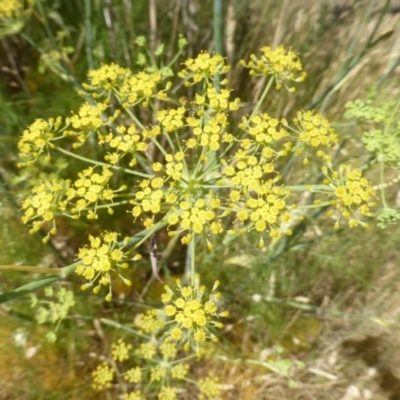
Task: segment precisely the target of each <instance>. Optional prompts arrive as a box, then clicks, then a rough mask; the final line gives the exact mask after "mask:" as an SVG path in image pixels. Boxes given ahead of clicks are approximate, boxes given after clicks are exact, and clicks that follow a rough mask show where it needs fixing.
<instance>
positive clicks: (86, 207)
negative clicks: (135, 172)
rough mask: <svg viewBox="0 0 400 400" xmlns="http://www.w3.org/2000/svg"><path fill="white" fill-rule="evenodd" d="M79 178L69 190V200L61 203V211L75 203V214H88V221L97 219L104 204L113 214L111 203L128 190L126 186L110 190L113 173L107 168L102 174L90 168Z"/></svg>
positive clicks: (72, 210) (73, 210)
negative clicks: (98, 211)
mask: <svg viewBox="0 0 400 400" xmlns="http://www.w3.org/2000/svg"><path fill="white" fill-rule="evenodd" d="M78 176H79V179H77V180H76V181H75V182H74V183H73V185H71V187H70V188H69V189H68V190H67V192H66V194H67V198H66V199H65V200H64V201H63V202H62V203H60V206H61V209H63V210H65V209H66V207H67V205H68V204H69V203H70V202H72V201H73V202H74V207H73V208H72V209H71V212H72V213H73V214H76V215H77V216H79V215H81V213H82V212H87V218H88V219H97V218H98V214H97V209H98V208H101V207H102V206H100V205H99V203H104V204H105V206H106V208H107V210H108V212H109V214H112V213H113V209H112V208H111V207H110V205H109V203H112V201H113V198H114V196H115V194H116V193H118V192H120V191H123V190H126V186H125V185H123V186H121V187H120V188H119V189H117V190H112V189H110V188H109V187H108V181H109V180H110V178H111V177H112V176H113V173H112V172H111V171H110V169H109V168H107V167H103V170H102V172H101V173H97V172H95V169H94V167H89V168H87V169H85V170H83V171H82V172H79V174H78ZM103 207H104V206H103Z"/></svg>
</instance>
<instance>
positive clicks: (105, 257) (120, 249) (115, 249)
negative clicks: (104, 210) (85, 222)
mask: <svg viewBox="0 0 400 400" xmlns="http://www.w3.org/2000/svg"><path fill="white" fill-rule="evenodd" d="M117 239H118V234H117V233H116V232H106V233H104V234H103V235H102V237H94V236H91V235H90V236H89V241H90V247H87V246H85V247H83V248H81V249H79V252H78V258H79V260H80V261H79V264H78V265H77V267H76V270H75V272H76V273H77V274H78V275H81V276H83V277H84V278H85V279H86V280H88V281H89V283H86V284H84V285H83V286H82V290H86V289H88V288H89V287H93V285H95V284H96V286H95V287H94V288H93V293H98V292H99V291H100V289H101V286H108V288H109V291H108V294H107V296H106V300H107V301H111V299H112V293H111V276H112V274H116V275H118V276H119V277H120V278H121V279H122V280H123V281H124V283H125V284H126V285H127V286H131V285H132V282H131V281H130V280H129V279H126V278H124V277H123V276H122V275H121V274H120V273H119V271H120V270H121V269H126V268H128V267H129V263H128V261H137V260H140V259H141V258H142V257H141V256H140V255H139V254H137V255H135V256H134V257H129V256H128V254H127V252H126V251H125V247H126V245H127V243H128V241H129V238H127V239H125V240H124V241H123V242H122V243H121V242H118V240H117Z"/></svg>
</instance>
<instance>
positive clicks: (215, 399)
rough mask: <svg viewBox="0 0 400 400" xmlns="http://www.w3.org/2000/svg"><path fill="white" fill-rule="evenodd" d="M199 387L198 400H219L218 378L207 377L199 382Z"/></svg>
mask: <svg viewBox="0 0 400 400" xmlns="http://www.w3.org/2000/svg"><path fill="white" fill-rule="evenodd" d="M199 387H200V396H199V399H200V400H206V399H209V400H211V399H212V400H220V399H221V397H220V396H221V390H220V388H219V387H218V378H215V377H213V376H209V377H207V378H205V379H200V380H199Z"/></svg>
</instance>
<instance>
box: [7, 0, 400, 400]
mask: <svg viewBox="0 0 400 400" xmlns="http://www.w3.org/2000/svg"><path fill="white" fill-rule="evenodd" d="M154 4H155V7H156V8H154ZM394 7H395V5H394V4H391V3H390V2H387V1H374V0H371V1H354V2H338V3H336V2H315V1H307V0H301V1H296V2H292V1H288V0H284V1H270V2H265V1H261V0H253V1H250V0H247V1H238V0H231V1H228V2H226V4H225V16H226V24H225V25H226V26H225V30H226V34H227V36H226V38H227V39H226V43H225V48H226V51H227V56H228V59H229V60H230V62H233V63H237V61H238V60H239V59H241V58H247V57H248V56H249V55H250V54H251V53H254V52H257V51H258V48H259V47H261V46H263V45H265V44H273V45H278V44H284V45H286V46H288V47H292V49H293V50H295V51H296V52H298V53H300V55H301V59H302V61H303V63H304V69H305V70H306V71H307V73H308V78H307V80H306V82H305V83H304V84H302V85H301V86H299V87H298V92H297V93H296V94H295V95H289V94H283V93H279V94H277V95H272V96H271V97H269V98H268V101H267V102H266V104H265V111H268V113H270V114H272V115H276V116H282V117H288V118H290V117H293V116H294V114H295V112H296V111H297V110H299V109H308V108H309V107H311V106H313V108H316V109H317V110H320V111H321V112H324V113H325V115H326V116H327V117H328V118H329V119H330V120H332V121H342V120H343V118H342V115H343V112H344V104H345V103H346V102H347V101H348V100H352V99H356V98H358V97H364V94H365V90H366V88H367V87H368V86H372V85H376V84H377V83H378V84H379V85H380V86H381V87H382V88H384V87H389V88H390V96H392V97H393V98H394V97H398V96H399V86H398V84H397V79H398V75H396V74H398V70H396V65H397V64H398V60H399V57H400V54H399V46H400V39H399V38H400V35H399V14H398V13H395V8H394ZM151 15H152V18H153V19H151V18H150V16H151ZM228 17H229V18H228ZM154 18H155V19H154ZM179 33H182V34H183V35H184V36H185V37H187V38H188V40H189V46H188V48H187V54H186V55H187V56H194V55H195V54H197V53H198V52H199V51H201V50H204V49H211V48H212V36H213V32H212V7H211V1H207V2H198V1H194V0H190V1H187V2H182V1H171V2H168V5H165V3H163V2H161V1H158V2H147V1H145V0H141V1H135V2H129V1H123V0H120V1H115V2H113V3H111V2H108V1H89V0H87V1H85V2H82V1H78V0H74V1H65V0H64V1H61V0H59V1H57V2H50V1H44V2H43V12H41V11H40V10H38V11H37V12H36V15H35V18H32V19H31V20H30V21H29V22H28V24H27V26H26V27H25V30H24V35H25V36H23V35H15V36H13V37H7V38H5V39H3V40H2V44H3V50H2V51H3V52H7V54H8V56H7V57H2V58H1V59H2V61H1V68H2V74H3V77H4V79H3V85H2V87H1V88H0V106H1V107H2V108H1V109H2V113H1V115H0V135H1V142H0V158H1V162H0V168H1V169H0V177H1V191H2V200H1V205H0V207H1V209H0V210H1V216H0V218H1V223H0V224H1V232H0V243H1V245H2V248H3V251H2V253H1V254H0V264H10V263H19V264H28V265H35V264H37V265H39V264H40V265H44V264H45V265H58V266H60V265H65V264H64V262H65V261H72V260H73V259H74V254H75V253H74V252H75V251H76V248H77V245H79V242H80V241H81V239H80V237H81V235H82V232H83V230H84V229H85V228H84V227H83V226H80V225H79V224H77V225H66V226H65V227H61V229H60V232H61V234H60V235H59V237H57V239H56V240H55V242H54V243H53V247H51V246H42V245H41V240H40V239H41V238H40V235H38V236H33V237H31V236H29V235H28V234H27V233H26V227H24V226H22V225H21V224H20V222H19V211H18V208H19V206H18V204H19V202H20V200H21V196H20V195H19V194H18V193H17V191H16V188H17V187H20V186H16V185H20V184H21V183H23V182H21V178H18V175H17V174H18V172H17V169H16V168H15V162H16V160H17V156H16V143H17V141H18V136H19V135H20V133H21V131H22V130H23V129H24V127H25V126H27V125H28V124H29V123H31V122H32V121H33V120H34V119H35V118H40V117H41V118H47V117H49V116H54V115H64V116H65V115H68V113H69V110H71V109H75V108H76V107H77V106H78V104H79V101H80V100H79V98H78V96H77V94H76V92H75V89H74V85H73V84H71V81H72V80H73V81H74V82H81V81H82V80H83V79H84V78H85V75H86V72H87V69H88V68H90V67H98V66H99V65H101V63H106V62H111V61H112V62H117V63H120V64H121V65H123V66H128V67H131V68H133V69H136V68H137V65H136V55H137V47H136V45H135V39H136V38H137V37H138V36H140V35H145V36H148V37H150V38H151V41H150V45H151V46H152V48H153V49H154V48H156V46H157V45H158V44H160V43H165V44H166V46H167V55H169V56H171V55H172V54H173V52H174V50H175V46H176V39H177V37H178V34H179ZM228 34H229V35H228ZM372 35H373V36H372ZM26 38H30V40H32V41H33V42H34V43H35V44H36V49H35V48H33V47H31V46H30V45H29V44H28V43H27V42H26ZM67 47H71V48H72V49H73V52H72V53H68V52H66V51H65V48H67ZM63 49H64V50H63ZM54 51H55V52H54ZM40 52H42V58H40ZM43 60H47V62H48V63H47V64H46V63H45V62H44V61H43ZM41 69H42V71H43V69H44V70H45V72H44V73H43V72H40V70H41ZM389 73H392V74H389ZM393 73H394V74H393ZM66 78H68V79H69V80H70V82H69V83H68V82H66ZM230 79H231V86H232V87H233V88H235V91H236V93H238V94H239V95H240V97H241V98H242V99H243V101H244V102H245V107H244V109H243V112H244V113H247V112H248V110H249V109H251V106H252V104H253V103H254V102H255V100H256V99H257V98H259V96H260V90H261V87H259V86H257V85H256V86H254V85H253V81H252V80H251V79H249V78H248V77H247V76H246V75H245V72H244V71H243V69H241V68H240V67H235V68H233V70H232V71H231V73H230ZM338 133H339V135H340V136H341V138H342V139H343V140H344V141H346V142H347V143H350V147H349V149H351V150H349V151H350V153H349V154H343V153H342V154H339V155H338V158H339V159H347V158H350V157H352V158H354V157H356V158H357V157H359V153H360V142H359V138H357V137H355V136H354V133H353V131H352V130H351V127H350V128H346V127H340V126H338ZM364 161H365V160H364V159H360V163H362V162H364ZM75 167H76V166H75ZM296 171H297V169H296V168H292V171H291V174H292V175H291V176H292V178H293V180H299V181H301V180H303V179H304V177H303V176H302V175H301V173H299V172H296ZM316 173H317V172H316ZM396 195H397V193H396V189H393V193H392V196H393V199H395V197H396ZM120 218H121V219H123V216H122V217H120ZM119 221H120V219H118V220H116V222H115V224H116V225H117V224H119ZM93 229H96V227H94V228H93ZM125 229H129V227H126V222H124V228H123V230H125ZM322 232H324V233H322ZM85 235H86V232H85ZM74 237H75V238H74ZM255 242H256V239H255V238H254V237H253V235H252V234H250V235H247V236H246V237H243V239H241V241H240V248H238V246H239V244H238V242H237V241H229V240H228V239H227V238H225V240H224V241H223V240H221V243H220V244H219V245H217V246H216V249H215V251H214V252H212V253H206V255H205V256H204V258H203V265H202V268H201V272H202V275H203V280H204V282H205V283H206V284H208V285H212V282H213V281H214V280H215V279H216V275H218V279H220V280H221V281H222V285H221V288H223V292H224V293H223V294H224V299H225V300H224V301H225V302H226V308H227V309H229V310H230V311H231V317H230V321H229V324H228V326H227V328H226V330H225V332H224V341H223V344H222V346H221V348H222V351H225V352H226V353H227V354H228V355H229V356H232V357H235V356H238V357H239V356H240V357H252V358H255V359H258V358H259V357H260V355H261V354H262V352H263V351H264V350H265V349H271V348H273V346H276V345H278V344H279V345H281V346H283V348H284V349H285V351H286V355H287V356H288V357H294V358H296V357H297V358H299V359H301V358H302V357H306V356H307V354H312V356H313V357H315V358H314V359H312V360H311V361H315V360H317V358H318V355H316V354H313V353H312V350H313V349H314V347H315V343H316V342H317V341H318V340H319V338H320V337H322V336H321V332H322V331H323V329H324V326H325V325H324V324H325V320H324V318H326V319H328V320H329V319H337V320H341V319H344V318H351V316H350V317H349V316H348V315H347V314H346V312H347V310H349V309H351V307H353V304H354V302H356V303H357V302H359V303H362V301H363V298H364V295H365V293H367V292H368V290H370V289H371V288H373V286H374V282H375V278H376V275H377V274H379V271H380V268H381V267H382V266H383V265H384V264H386V263H387V262H389V261H390V262H394V263H396V262H398V260H399V253H400V252H399V248H400V247H399V239H398V235H397V234H396V227H391V228H389V229H387V230H385V231H379V230H378V229H377V228H374V227H372V228H371V229H370V230H368V231H363V230H361V229H358V230H357V231H355V230H347V229H345V230H343V231H342V232H340V235H336V234H335V232H333V231H332V230H331V228H330V223H327V222H326V221H325V222H324V221H323V220H322V221H319V220H316V221H312V222H311V223H310V224H308V225H307V226H306V227H305V229H304V231H300V232H299V234H298V235H295V237H294V238H293V239H291V240H290V241H287V242H285V243H283V244H282V248H281V251H280V252H279V253H278V252H276V253H273V254H267V253H266V252H263V251H255V250H254V243H255ZM184 251H185V250H184V249H178V251H177V252H182V253H183V252H184ZM178 259H179V262H181V263H182V262H184V261H182V259H183V260H184V257H178ZM1 276H2V280H1V289H2V290H7V289H10V288H11V287H13V286H14V285H15V286H18V285H20V284H23V283H25V282H26V281H29V280H30V279H31V276H29V277H28V276H23V275H21V274H10V273H9V274H5V273H2V275H1ZM146 278H147V277H146V276H142V277H141V278H140V280H141V282H145V281H146ZM75 287H78V285H75ZM134 289H135V291H136V288H134ZM156 292H157V288H155V289H152V290H151V291H150V292H149V296H148V297H147V300H148V301H149V302H151V301H152V300H153V299H154V297H153V296H155V293H156ZM126 295H127V296H131V295H132V293H128V294H126ZM298 296H301V297H302V298H306V299H308V301H309V302H308V303H307V304H306V306H309V308H305V309H304V310H303V309H301V308H298V307H297V308H296V306H295V305H294V304H295V303H296V301H294V299H295V298H297V297H298ZM79 298H80V299H82V301H81V306H80V308H79V310H78V311H75V312H74V314H73V319H72V320H73V321H74V323H71V324H69V323H68V321H67V323H66V324H65V326H64V327H63V328H62V332H60V335H59V336H60V338H63V339H62V340H60V341H59V342H57V344H55V345H49V344H46V343H45V342H44V341H43V336H44V331H45V330H44V328H42V327H38V326H36V325H35V323H34V322H32V320H30V319H29V318H30V309H29V307H28V304H27V302H19V303H16V304H10V305H7V306H6V307H5V306H1V308H0V313H1V320H2V324H1V325H0V343H1V344H2V345H3V348H4V349H6V352H5V353H4V356H3V355H2V357H0V360H1V361H0V388H1V389H0V399H4V400H6V399H13V400H14V399H21V400H22V399H31V398H35V399H60V400H61V399H64V398H71V397H79V398H81V399H85V398H87V399H91V398H93V392H91V391H90V389H89V384H90V382H89V380H88V378H89V373H90V371H91V370H92V369H93V367H94V364H96V362H97V358H98V357H100V356H102V355H103V354H106V352H107V350H108V348H109V344H110V343H111V340H112V337H113V335H117V334H118V333H119V332H118V331H115V330H113V329H111V328H104V326H103V328H104V332H105V333H104V332H103V334H104V338H102V333H101V332H102V331H99V328H94V325H93V319H94V318H95V317H100V316H104V317H109V318H111V319H112V318H113V317H115V318H116V319H118V320H119V321H120V322H121V323H122V322H127V323H128V322H131V319H132V315H133V314H134V313H135V312H136V311H137V312H139V311H141V309H140V307H138V306H137V305H132V304H131V303H129V301H127V300H121V302H120V303H119V304H118V305H115V306H113V307H111V308H110V307H109V308H107V307H105V306H104V305H103V304H102V301H99V300H98V299H97V298H95V297H94V296H90V295H89V296H88V295H87V294H86V293H85V294H84V296H83V295H81V296H79ZM293 301H294V303H293ZM330 307H331V308H330ZM321 309H323V318H322V317H321ZM99 310H100V311H99ZM299 310H300V311H299ZM23 317H24V318H27V319H24V318H23ZM3 321H4V322H3ZM71 322H72V321H71ZM75 322H77V324H78V326H79V329H78V328H75V327H74V326H75ZM21 327H22V328H23V329H25V330H26V331H27V332H29V343H28V345H27V347H26V348H30V347H38V346H40V347H38V352H37V354H36V355H34V356H33V357H32V358H27V357H26V353H25V354H24V352H23V349H21V348H19V347H17V346H15V345H10V344H12V343H14V342H13V341H14V337H15V334H16V332H17V330H18V329H20V328H21ZM103 328H102V329H103ZM105 338H106V339H105ZM25 351H26V349H25ZM89 355H91V356H92V357H91V356H89ZM10 360H13V362H12V363H10ZM202 368H203V369H202V370H199V371H198V374H199V375H201V373H202V372H204V370H213V369H215V368H219V369H220V372H221V373H220V376H221V380H222V381H224V378H226V380H227V383H232V384H235V385H236V389H235V390H234V391H232V392H229V393H231V394H230V395H229V396H232V397H227V398H232V399H234V398H239V399H256V398H257V399H263V398H265V399H268V398H278V397H273V396H274V395H273V394H271V395H270V396H272V397H268V396H269V395H268V394H267V392H266V391H263V390H262V388H263V382H262V381H257V380H256V379H254V377H255V376H259V375H260V376H262V375H263V374H265V373H266V372H265V369H262V368H259V367H251V368H247V366H246V368H245V367H243V366H238V365H236V366H235V365H234V364H232V366H229V365H227V364H224V366H221V365H219V364H218V363H217V362H216V361H208V362H205V363H204V366H203V367H202ZM59 376H62V377H63V379H62V385H61V386H60V383H59V379H58V377H59ZM38 377H40V378H39V379H38ZM271 379H272V378H271ZM275 379H276V382H278V383H279V382H280V384H281V389H282V390H281V394H280V396H281V397H280V398H295V397H294V394H293V393H294V392H290V393H291V394H290V396H292V397H285V396H289V394H288V393H289V392H285V389H286V388H285V385H286V384H287V382H286V381H282V382H281V381H279V378H275ZM16 381H23V382H24V385H21V386H20V387H16V385H15V383H14V382H16ZM342 389H343V387H340V388H338V392H336V394H337V397H333V398H339V394H338V393H342V392H343V390H342ZM265 390H266V389H265ZM340 390H342V392H340ZM285 393H286V394H285ZM104 396H105V397H104V398H107V397H106V395H104ZM227 396H228V395H227ZM235 396H236V397H235ZM333 396H334V395H333ZM98 398H99V399H101V398H102V396H99V397H98ZM299 398H301V397H299ZM304 398H307V399H308V398H312V397H304ZM318 398H321V399H322V397H318Z"/></svg>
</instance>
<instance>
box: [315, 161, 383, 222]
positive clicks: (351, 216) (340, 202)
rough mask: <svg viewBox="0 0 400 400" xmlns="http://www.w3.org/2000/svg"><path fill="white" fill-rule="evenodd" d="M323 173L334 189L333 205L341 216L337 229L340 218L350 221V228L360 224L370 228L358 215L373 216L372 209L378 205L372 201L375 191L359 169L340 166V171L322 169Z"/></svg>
mask: <svg viewBox="0 0 400 400" xmlns="http://www.w3.org/2000/svg"><path fill="white" fill-rule="evenodd" d="M322 172H323V173H324V175H325V176H326V177H327V178H326V179H325V181H324V183H325V184H326V185H329V187H331V188H332V189H333V193H332V196H334V197H335V199H334V200H331V202H330V203H331V205H332V206H333V207H335V208H336V209H337V210H338V211H339V216H338V218H337V222H336V224H335V228H339V222H340V216H343V217H344V218H345V219H346V220H348V222H347V223H348V225H349V227H350V228H354V227H356V226H358V225H359V224H361V225H363V226H365V227H368V224H366V223H365V222H362V221H360V219H359V217H358V215H357V213H358V212H359V213H361V215H365V216H373V215H374V214H373V213H372V212H371V208H372V207H374V206H375V205H376V203H375V202H373V201H371V200H372V199H373V198H374V197H375V190H374V189H373V187H372V186H371V185H370V184H369V182H368V180H367V179H366V178H363V177H362V173H361V171H360V170H358V169H353V168H352V167H351V165H344V164H342V165H340V166H339V171H338V172H336V171H330V172H331V173H330V174H329V170H328V167H326V166H324V167H322ZM327 214H328V216H332V215H333V211H331V210H330V211H328V213H327Z"/></svg>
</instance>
